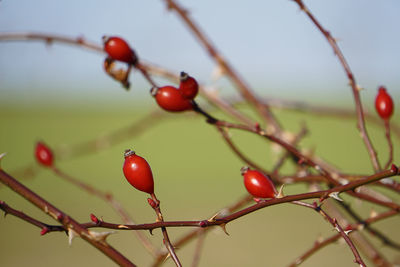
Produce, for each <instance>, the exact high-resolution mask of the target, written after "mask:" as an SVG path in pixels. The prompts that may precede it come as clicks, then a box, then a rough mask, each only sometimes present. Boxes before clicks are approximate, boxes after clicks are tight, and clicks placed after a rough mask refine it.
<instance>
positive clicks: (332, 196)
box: [329, 192, 343, 202]
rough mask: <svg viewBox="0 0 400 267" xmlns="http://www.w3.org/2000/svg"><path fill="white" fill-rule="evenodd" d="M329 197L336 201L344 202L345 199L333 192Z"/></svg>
mask: <svg viewBox="0 0 400 267" xmlns="http://www.w3.org/2000/svg"><path fill="white" fill-rule="evenodd" d="M329 196H330V197H331V198H334V199H336V200H338V201H341V202H343V199H341V198H340V197H339V192H332V193H330V194H329Z"/></svg>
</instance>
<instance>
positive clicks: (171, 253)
mask: <svg viewBox="0 0 400 267" xmlns="http://www.w3.org/2000/svg"><path fill="white" fill-rule="evenodd" d="M151 199H152V200H153V201H154V203H155V206H154V207H153V209H154V211H155V212H156V214H157V221H158V222H160V223H163V222H164V218H163V215H162V213H161V209H160V201H159V200H158V199H157V197H156V195H155V194H154V193H153V194H151ZM161 231H162V234H163V236H164V240H163V242H164V245H165V247H166V248H167V250H168V252H169V256H171V258H172V260H173V261H174V262H175V265H176V266H177V267H181V266H182V264H181V262H180V260H179V258H178V256H177V255H176V253H175V248H174V246H173V245H172V243H171V240H170V239H169V236H168V232H167V228H166V227H165V226H161Z"/></svg>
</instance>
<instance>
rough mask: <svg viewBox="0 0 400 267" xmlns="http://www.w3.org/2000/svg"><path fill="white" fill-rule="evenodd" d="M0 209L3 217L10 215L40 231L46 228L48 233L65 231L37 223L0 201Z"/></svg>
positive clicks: (55, 226)
mask: <svg viewBox="0 0 400 267" xmlns="http://www.w3.org/2000/svg"><path fill="white" fill-rule="evenodd" d="M0 209H1V210H3V211H4V216H6V215H7V214H11V215H13V216H15V217H18V218H20V219H21V220H23V221H26V222H27V223H30V224H32V225H35V226H37V227H39V228H41V229H44V228H46V229H47V230H46V231H48V232H52V231H57V232H62V231H67V230H66V229H65V228H64V227H63V226H60V225H49V224H47V223H44V222H41V221H38V220H36V219H34V218H32V217H31V216H29V215H26V214H25V213H23V212H22V211H19V210H15V209H13V208H11V207H10V206H8V205H7V204H6V203H5V202H4V201H1V200H0Z"/></svg>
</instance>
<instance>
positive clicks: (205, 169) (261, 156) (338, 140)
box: [0, 107, 400, 267]
mask: <svg viewBox="0 0 400 267" xmlns="http://www.w3.org/2000/svg"><path fill="white" fill-rule="evenodd" d="M150 109H151V108H150V107H148V108H142V109H140V110H139V109H137V110H135V109H133V110H130V109H126V110H121V109H118V110H117V111H113V110H112V109H106V110H100V109H88V110H80V109H76V110H72V111H71V110H66V109H39V108H32V109H20V108H14V109H13V108H8V109H3V110H2V111H1V113H0V125H1V131H0V153H1V152H7V153H8V154H7V156H6V157H5V158H4V160H2V162H1V166H2V168H3V169H4V170H6V171H7V172H9V173H11V174H13V175H14V176H15V177H16V178H18V179H19V180H20V181H22V182H23V183H24V184H25V185H26V186H28V187H29V188H31V189H32V190H33V191H35V192H36V193H38V194H40V195H41V196H43V197H44V198H45V199H47V200H48V201H50V202H51V203H53V204H54V205H55V206H56V207H58V208H60V209H62V210H64V211H65V212H66V213H68V214H69V215H70V216H72V217H73V218H75V219H76V220H78V221H80V222H88V221H89V220H90V218H89V214H90V213H94V214H96V215H97V216H98V217H102V218H103V219H104V220H105V221H109V222H115V223H120V222H121V220H120V219H119V217H118V216H117V215H116V214H115V213H114V211H113V210H112V209H111V208H110V207H109V206H108V205H107V204H106V203H104V202H102V201H101V200H99V199H97V198H95V197H93V196H91V195H88V194H86V193H85V192H82V191H81V190H80V189H78V188H76V187H74V186H73V185H71V184H69V183H66V182H65V181H63V180H60V178H58V177H56V176H55V175H54V174H53V173H52V172H51V171H50V170H47V169H42V168H40V167H39V166H37V165H36V163H35V162H34V158H33V148H34V144H35V142H36V141H38V140H43V141H44V142H46V143H47V144H49V145H50V146H53V147H56V148H58V149H60V148H63V147H64V148H65V147H67V148H68V147H71V145H73V144H76V143H80V142H85V141H89V140H94V139H95V138H100V137H102V136H103V137H104V136H107V135H108V134H111V133H113V132H114V131H116V130H118V129H122V128H124V127H128V126H130V125H132V124H133V123H135V122H137V121H139V120H140V119H141V118H143V117H144V116H147V114H148V113H147V112H150ZM211 113H213V114H215V115H216V116H220V115H221V114H219V113H215V112H213V111H212V110H211ZM277 115H278V116H279V118H280V120H281V121H282V122H283V125H284V127H285V128H286V129H288V130H291V131H294V132H296V131H298V130H299V129H300V126H301V124H300V122H305V123H306V125H307V126H308V128H309V130H310V134H309V135H308V136H307V138H306V139H305V140H304V141H303V142H302V147H304V148H308V149H311V150H314V151H315V153H316V154H317V155H318V156H320V157H321V158H323V159H325V160H327V161H329V162H332V163H334V165H335V166H337V167H338V168H340V169H342V170H343V171H344V172H346V173H361V174H369V173H371V172H372V168H371V164H370V160H369V158H368V155H367V153H366V150H365V147H364V145H363V143H362V141H361V139H360V138H359V133H358V131H357V130H356V127H355V126H356V123H355V121H354V120H350V119H349V120H345V119H334V118H328V117H319V116H310V115H309V114H304V113H295V112H288V111H278V112H277ZM161 116H162V117H160V118H159V119H148V120H146V122H143V124H142V125H141V126H143V127H148V128H147V129H145V131H143V132H141V129H138V130H137V132H138V133H136V131H133V132H132V136H130V137H129V138H127V139H125V140H122V141H121V142H119V143H117V144H111V145H110V146H108V147H107V142H103V143H101V145H102V146H101V148H102V149H101V150H100V151H99V152H96V153H90V154H85V155H77V156H74V157H69V156H68V154H66V150H63V152H62V153H63V154H62V155H60V157H61V156H64V159H61V158H60V160H59V161H58V162H57V165H58V167H59V168H60V169H61V170H63V171H64V172H66V173H68V174H70V175H72V176H74V177H77V178H79V179H82V181H85V182H87V183H90V184H92V185H93V186H96V187H97V188H99V189H102V190H105V191H109V192H112V193H113V195H114V196H115V198H116V199H117V200H119V201H120V202H122V203H123V204H124V206H125V208H126V209H127V210H128V211H129V212H130V214H131V215H132V217H133V218H134V219H135V220H136V221H137V222H138V223H147V222H154V221H155V215H154V212H153V211H152V210H151V208H149V206H148V204H147V201H146V198H147V195H146V194H145V193H142V192H139V191H137V190H134V189H133V188H132V187H131V186H130V185H129V184H128V183H127V182H126V180H125V178H124V177H123V174H122V170H121V167H122V162H123V151H124V150H125V149H126V148H131V149H134V150H135V151H136V152H137V154H139V155H141V156H143V157H145V158H146V159H147V160H148V162H149V163H150V165H151V167H152V169H153V174H154V177H155V190H156V194H157V196H158V198H159V199H160V200H161V207H162V210H163V212H164V217H165V219H166V220H194V219H197V220H198V219H207V218H209V217H210V216H211V215H213V214H214V213H215V212H216V211H218V210H220V209H221V208H223V207H225V206H227V205H229V204H231V203H233V202H235V201H236V200H237V199H239V198H241V197H242V196H243V195H245V194H246V191H245V189H244V187H243V184H242V177H241V175H240V171H239V170H240V168H241V167H242V166H243V162H241V161H240V160H239V159H238V158H237V157H236V156H235V155H234V154H233V153H232V152H231V150H230V149H229V147H228V146H227V145H226V144H225V143H224V141H223V139H222V138H221V137H220V136H219V134H218V132H217V130H216V129H214V128H213V127H212V126H209V125H207V124H206V123H204V121H203V118H201V117H199V116H196V115H194V114H191V113H186V114H166V113H162V115H161ZM368 129H369V131H370V133H371V137H372V139H373V140H374V144H375V145H376V147H377V148H378V151H379V155H381V159H382V160H381V161H383V162H385V161H386V158H387V156H386V155H387V144H386V141H385V139H384V131H383V129H382V128H378V127H375V126H369V127H368ZM231 133H232V138H233V140H234V141H235V142H236V144H238V145H239V147H240V149H241V150H242V151H243V152H245V153H246V155H248V156H249V157H250V158H251V159H252V160H254V161H256V162H257V163H259V164H261V165H262V166H264V167H266V168H270V167H271V166H273V164H274V162H276V160H277V159H278V156H279V154H276V152H271V151H276V150H271V149H270V146H269V144H268V143H266V142H265V140H263V139H261V138H259V137H257V136H254V135H251V134H248V133H242V132H238V131H231ZM394 144H395V148H398V147H399V142H398V139H395V141H394ZM59 151H61V150H59ZM396 153H397V154H396ZM395 160H397V162H398V161H399V154H398V150H396V149H395ZM26 166H34V170H37V174H36V175H35V176H34V177H32V176H30V175H28V174H27V173H24V172H23V170H24V168H25V167H26ZM292 170H293V166H290V164H287V165H286V166H285V168H284V172H286V173H289V172H290V171H292ZM307 190H308V189H307V187H306V186H304V185H296V186H290V185H289V186H287V187H286V189H285V193H286V194H293V193H301V192H306V191H307ZM344 198H345V199H348V198H346V197H345V196H344ZM398 199H399V198H398V196H397V201H398ZM0 200H3V201H5V202H6V203H8V204H9V205H10V206H12V207H14V208H15V209H18V210H22V211H24V212H25V213H27V214H28V215H31V216H33V217H35V218H37V219H40V220H43V221H45V222H47V223H50V224H52V223H54V221H53V220H52V219H51V218H50V217H47V216H46V215H44V214H43V213H42V212H41V211H40V210H38V209H37V208H36V207H34V206H32V205H31V204H30V203H28V202H27V201H25V200H24V199H22V198H21V197H19V196H18V195H17V194H15V193H14V192H12V191H11V190H9V189H8V188H5V187H4V186H0ZM352 204H353V205H354V207H355V208H357V209H358V210H360V213H361V214H363V215H364V216H366V215H367V214H368V212H369V210H370V208H371V205H370V204H366V203H359V202H354V201H353V203H352ZM398 223H399V221H398V217H397V218H392V219H389V220H386V221H384V222H382V223H378V224H377V226H378V227H379V228H380V229H382V231H383V232H384V233H386V234H388V235H389V236H390V237H391V238H393V239H394V240H398V241H399V240H400V231H398ZM188 230H189V229H187V228H175V229H171V230H170V237H171V239H172V241H173V240H176V239H177V238H178V237H180V236H182V235H183V234H184V233H186V232H187V231H188ZM227 230H228V232H229V234H230V235H229V236H227V235H225V234H224V233H223V232H222V230H221V229H220V228H216V229H214V230H212V231H210V232H209V233H208V234H207V236H206V239H205V246H204V249H203V252H202V257H201V260H200V266H286V265H287V264H289V263H291V262H292V261H294V260H295V258H296V257H297V256H299V255H300V254H301V253H303V252H304V251H305V250H306V249H308V248H309V247H310V246H312V244H313V242H314V241H315V240H316V239H317V238H318V237H319V236H324V237H328V236H331V235H333V234H334V233H335V232H334V230H333V229H332V227H331V226H330V225H329V224H328V223H327V222H325V221H324V220H323V219H322V217H321V216H320V215H318V214H317V213H315V212H313V211H311V210H307V209H305V208H302V207H298V206H294V205H290V204H284V205H280V206H273V207H270V208H267V209H264V210H261V211H258V212H255V213H253V214H251V215H249V216H246V217H243V218H240V219H238V220H236V221H234V222H232V223H230V224H228V225H227ZM144 234H145V235H146V236H148V237H149V238H150V239H151V241H152V242H153V244H155V246H156V247H161V246H162V241H161V233H160V231H154V235H153V236H151V235H150V234H149V233H148V232H144ZM0 237H1V238H0V265H1V266H7V267H14V266H98V267H100V266H113V263H112V262H111V261H110V260H109V259H108V258H107V257H105V256H104V255H102V254H101V253H99V252H98V251H97V250H96V249H95V248H93V247H92V246H90V245H89V244H87V243H86V242H85V241H83V240H81V239H79V238H76V239H74V240H73V243H72V246H71V247H69V245H68V237H67V236H66V235H65V234H64V233H51V234H47V235H45V236H40V229H39V228H36V227H34V226H31V225H28V224H27V223H25V222H23V221H21V220H19V219H17V218H15V217H13V216H7V217H5V218H3V217H1V218H0ZM108 240H109V241H110V243H111V244H112V245H113V246H115V247H116V248H117V249H119V250H120V251H121V252H122V253H124V254H125V255H126V256H127V257H128V258H129V259H131V260H132V261H133V262H134V263H135V264H137V265H139V266H149V265H150V263H151V262H152V261H151V256H150V255H149V254H148V253H147V252H146V251H145V249H144V248H143V247H142V246H141V244H140V242H139V241H137V239H135V237H134V236H133V235H132V234H131V233H129V232H124V231H120V232H118V233H117V234H115V235H112V236H111V237H110V238H109V239H108ZM370 240H371V241H372V242H373V243H374V244H376V246H377V247H379V248H380V247H383V245H382V244H381V242H380V241H379V240H377V239H375V238H370ZM195 246H196V242H192V243H190V245H187V246H185V247H182V248H178V250H177V254H178V256H179V257H180V258H181V260H182V262H183V264H184V266H190V264H191V261H192V258H193V255H194V248H195ZM381 251H383V252H384V253H385V254H386V255H387V257H388V259H390V260H394V259H395V258H397V259H398V258H399V257H400V254H399V253H398V252H396V251H395V250H393V249H391V248H388V247H383V248H382V250H381ZM353 260H354V258H353V255H352V254H351V252H350V250H349V249H348V247H347V246H346V245H345V244H343V242H339V243H335V244H333V245H330V246H328V247H326V248H324V249H323V250H322V251H321V252H320V253H318V254H316V255H314V256H313V257H311V258H310V259H309V260H307V261H306V262H305V263H304V264H303V265H302V266H355V264H354V263H353ZM165 266H174V264H173V262H172V261H171V260H168V261H167V262H166V264H165Z"/></svg>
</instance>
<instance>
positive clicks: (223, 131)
mask: <svg viewBox="0 0 400 267" xmlns="http://www.w3.org/2000/svg"><path fill="white" fill-rule="evenodd" d="M216 128H217V129H218V131H219V132H220V134H221V135H222V137H223V138H224V140H225V142H226V143H227V144H228V146H229V147H230V148H231V150H232V151H233V152H234V153H235V154H236V155H237V156H238V157H239V158H240V159H241V160H243V162H244V163H246V164H247V165H248V166H249V167H252V168H255V169H257V170H260V171H262V172H263V173H265V174H269V172H268V171H267V170H266V169H264V168H262V167H261V166H259V165H258V164H256V163H255V162H253V161H252V160H250V159H249V158H248V157H246V156H245V155H244V154H243V153H242V152H241V151H240V150H239V149H238V148H237V147H236V145H235V144H234V143H233V141H232V140H231V138H230V136H229V133H228V132H227V130H226V129H225V128H222V127H221V126H218V125H216Z"/></svg>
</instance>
